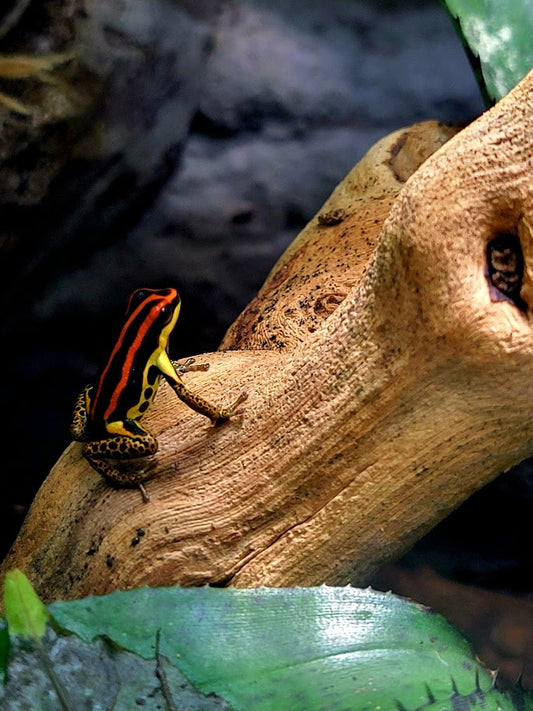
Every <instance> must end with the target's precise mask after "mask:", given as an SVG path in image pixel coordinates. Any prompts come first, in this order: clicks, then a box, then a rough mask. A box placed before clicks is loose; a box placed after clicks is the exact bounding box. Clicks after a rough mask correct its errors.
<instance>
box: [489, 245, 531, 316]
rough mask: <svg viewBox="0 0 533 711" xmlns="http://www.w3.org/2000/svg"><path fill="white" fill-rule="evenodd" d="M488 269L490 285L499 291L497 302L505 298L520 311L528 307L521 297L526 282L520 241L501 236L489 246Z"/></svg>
mask: <svg viewBox="0 0 533 711" xmlns="http://www.w3.org/2000/svg"><path fill="white" fill-rule="evenodd" d="M487 267H488V275H489V282H490V284H491V285H492V286H493V287H494V288H495V289H496V290H497V294H493V295H492V296H493V297H495V300H498V299H501V297H502V296H503V297H504V298H505V299H506V300H509V301H512V302H513V303H514V304H515V306H517V307H518V308H519V309H520V310H522V311H526V310H527V305H526V303H525V302H524V300H523V299H522V297H521V296H520V290H521V288H522V282H523V280H524V255H523V253H522V246H521V244H520V239H519V238H518V236H517V235H514V234H500V235H498V236H497V237H495V238H494V239H492V240H491V241H490V242H489V243H488V245H487Z"/></svg>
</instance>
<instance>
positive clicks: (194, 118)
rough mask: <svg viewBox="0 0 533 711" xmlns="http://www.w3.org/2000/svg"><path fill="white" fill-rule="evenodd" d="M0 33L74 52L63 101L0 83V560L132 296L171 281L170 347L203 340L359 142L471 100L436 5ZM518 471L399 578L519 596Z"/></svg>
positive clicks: (469, 81)
mask: <svg viewBox="0 0 533 711" xmlns="http://www.w3.org/2000/svg"><path fill="white" fill-rule="evenodd" d="M15 4H16V3H15V2H14V0H13V2H12V3H11V4H10V5H9V7H8V8H7V10H3V11H0V13H1V12H7V11H8V10H9V9H10V8H11V7H13V6H14V5H15ZM34 5H35V7H34ZM1 21H2V17H1V15H0V42H1V43H2V47H0V52H2V53H8V52H20V51H25V52H29V53H37V54H42V53H47V52H62V51H73V53H74V54H75V56H76V59H75V60H74V61H73V62H71V63H70V64H68V65H67V67H66V69H65V70H64V73H63V74H62V80H63V81H64V82H65V86H69V87H70V89H69V91H68V92H67V91H66V90H65V92H64V93H63V94H60V92H59V90H58V89H57V87H55V88H54V87H52V86H45V87H44V88H43V87H42V86H41V85H40V84H39V82H36V81H30V82H18V83H17V82H15V83H10V84H9V87H7V86H6V85H5V84H6V83H5V82H4V83H2V82H1V80H0V90H2V91H4V90H5V91H8V90H9V91H11V92H12V93H13V92H15V91H16V92H17V93H18V94H19V95H20V96H21V97H22V98H23V99H26V100H27V101H28V102H29V103H30V104H31V105H32V106H35V107H37V108H35V110H34V112H33V116H32V117H31V118H30V119H28V118H26V117H21V116H18V115H15V114H13V113H12V112H9V111H7V110H5V109H1V108H0V118H1V120H2V132H3V139H4V145H3V147H2V150H1V152H0V159H1V160H2V168H1V170H0V189H1V191H2V203H1V205H0V216H1V217H2V219H1V221H0V225H1V227H0V234H1V238H2V241H1V244H0V247H1V249H2V264H1V266H0V268H1V274H2V279H1V283H0V303H1V305H2V314H3V319H2V325H1V327H0V333H1V339H2V344H3V348H2V366H3V373H4V387H3V413H4V425H3V427H2V437H3V442H2V452H3V480H4V490H3V496H2V499H1V504H0V506H1V510H0V527H1V531H0V533H1V541H2V546H3V550H4V551H5V550H6V549H7V547H8V546H9V544H10V542H11V540H12V538H13V536H14V535H15V533H16V530H17V527H18V526H19V525H20V523H21V521H22V518H23V515H24V513H25V512H26V510H27V508H28V505H29V504H30V502H31V499H32V497H33V495H34V493H35V491H36V489H37V487H38V485H39V483H40V482H41V481H42V480H43V479H44V478H45V476H46V474H47V472H48V470H49V468H50V467H51V465H52V464H53V463H54V461H55V460H56V459H57V457H58V456H59V455H60V453H61V451H62V449H63V448H64V447H65V446H66V445H67V444H68V442H69V436H68V426H69V420H70V413H71V408H72V402H73V400H74V397H75V395H76V394H77V392H78V391H79V390H80V389H81V387H82V386H83V385H84V383H85V382H87V381H88V380H90V378H91V377H92V376H93V375H94V372H95V370H96V368H97V366H98V363H99V362H100V360H101V358H102V356H103V354H104V352H105V350H106V349H107V348H108V344H109V341H110V339H112V338H113V334H114V331H115V329H116V325H117V323H118V321H119V320H120V317H121V314H122V312H123V310H124V307H125V304H126V301H127V298H128V295H129V293H130V292H131V291H132V290H133V289H135V288H137V287H139V286H150V287H156V286H167V285H175V286H177V287H178V289H179V290H180V293H181V295H182V300H183V307H182V316H181V317H180V322H179V324H178V327H177V329H176V331H175V334H174V340H173V342H172V355H173V356H175V357H181V356H185V355H190V354H196V353H201V352H205V351H209V350H214V349H216V347H217V345H218V343H219V341H220V339H221V337H222V335H223V334H224V331H225V329H226V328H227V326H228V325H229V324H230V323H231V321H232V320H233V319H234V318H235V316H236V315H237V314H238V313H239V312H240V311H241V310H242V308H243V307H244V306H245V305H246V304H247V303H248V302H249V301H250V299H251V298H252V297H253V295H254V294H255V292H256V291H257V289H258V288H259V286H260V285H261V283H262V281H263V280H264V278H265V276H266V274H267V273H268V271H269V270H270V268H271V267H272V265H273V264H274V262H275V260H276V259H277V257H278V256H279V255H280V254H281V252H282V251H283V250H284V248H285V247H286V246H287V245H288V244H289V242H290V241H291V240H292V238H293V237H294V236H295V235H296V234H297V233H298V231H299V230H300V229H301V228H302V227H303V226H304V225H305V223H306V222H307V221H308V220H309V219H310V217H311V216H312V215H313V214H314V213H315V212H316V211H317V210H318V209H319V208H320V206H321V204H322V202H323V201H324V200H325V198H326V197H327V196H328V195H329V193H330V192H331V190H332V189H333V188H334V187H335V185H336V184H337V183H338V182H339V181H340V180H341V179H342V178H343V176H344V175H345V174H346V173H347V172H348V171H349V170H350V169H351V168H352V166H353V165H354V164H355V163H356V162H357V161H358V160H359V158H360V157H361V156H362V155H363V154H364V152H365V151H366V150H367V149H368V148H369V147H370V146H371V145H372V144H373V143H374V142H375V141H376V140H377V139H379V138H380V137H382V136H383V135H385V134H387V133H389V132H391V131H393V130H396V129H397V128H400V127H401V126H404V125H409V124H411V123H414V122H415V121H420V120H423V119H439V120H441V121H444V122H460V123H466V122H468V121H470V120H472V119H473V118H475V117H476V116H477V115H479V113H480V112H481V111H482V110H483V106H482V103H481V98H480V95H479V91H478V89H477V86H476V84H475V82H474V78H473V74H472V71H471V70H470V67H469V65H468V63H467V60H466V57H465V55H464V52H463V49H462V47H461V44H460V41H459V39H458V38H457V36H456V35H455V32H454V30H453V28H452V25H451V23H450V20H449V18H448V16H447V15H446V13H445V10H444V9H443V7H442V6H441V4H440V3H439V2H438V0H410V1H409V0H381V1H380V2H378V1H377V0H300V2H297V3H295V2H291V0H240V1H239V0H202V1H196V2H195V1H194V0H181V1H180V0H175V1H173V0H48V1H45V2H42V3H39V4H32V5H30V6H28V8H27V9H26V10H25V11H24V12H23V13H22V16H21V17H20V19H19V21H18V23H17V24H16V25H15V26H14V27H10V28H8V30H7V31H5V32H3V33H2V31H1ZM2 35H3V36H2ZM32 92H33V93H32ZM65 96H66V97H67V99H68V100H67V99H65ZM39 102H40V103H39ZM39 106H41V108H39ZM43 107H44V108H43ZM495 405H496V404H495ZM531 481H532V477H531V465H529V466H527V465H523V466H521V467H519V468H518V469H516V470H515V471H513V472H512V473H510V474H507V475H505V476H504V477H500V479H499V480H498V481H497V482H495V483H494V484H493V485H491V486H490V487H487V488H486V489H485V490H484V491H483V492H480V494H478V495H477V496H475V497H473V498H472V499H471V500H470V501H469V502H467V504H465V506H463V507H462V509H461V510H460V511H459V512H457V513H456V514H454V515H453V516H452V517H450V519H448V520H447V521H446V522H444V523H443V524H442V525H441V526H439V527H438V528H437V529H436V531H434V532H433V533H432V534H431V535H430V536H428V537H427V538H426V539H425V540H424V541H423V542H421V544H420V545H419V546H417V547H416V549H415V550H414V551H413V552H412V553H411V554H410V555H409V556H408V557H407V559H406V560H405V561H404V566H412V567H413V568H414V569H418V567H419V566H420V565H427V564H432V565H433V566H434V567H436V569H437V570H439V571H441V572H442V573H444V574H446V575H447V576H450V577H455V578H456V579H458V580H461V581H462V582H466V583H475V584H478V585H485V586H493V587H496V588H498V589H507V590H509V589H512V590H515V591H520V592H521V593H525V592H528V591H529V592H531V582H530V580H529V578H528V577H527V571H528V570H530V569H531V563H532V554H531V548H530V546H529V540H530V536H529V531H528V529H527V528H526V521H527V520H528V515H527V514H528V512H530V511H531V503H532V498H533V487H532V484H531Z"/></svg>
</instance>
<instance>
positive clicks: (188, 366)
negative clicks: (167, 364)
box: [172, 358, 209, 375]
mask: <svg viewBox="0 0 533 711" xmlns="http://www.w3.org/2000/svg"><path fill="white" fill-rule="evenodd" d="M194 360H195V359H194V358H187V360H185V361H184V362H183V363H179V362H178V361H177V360H173V361H172V365H173V366H174V369H175V371H176V373H177V374H178V375H183V373H192V372H194V371H199V370H204V371H205V370H209V363H195V362H194Z"/></svg>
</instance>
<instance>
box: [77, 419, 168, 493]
mask: <svg viewBox="0 0 533 711" xmlns="http://www.w3.org/2000/svg"><path fill="white" fill-rule="evenodd" d="M156 452H157V440H156V438H155V437H153V436H152V435H151V434H148V433H146V434H144V435H142V436H139V437H124V436H123V435H116V436H114V437H108V438H106V439H101V440H95V441H93V442H87V444H86V445H85V447H84V451H83V453H84V455H85V457H86V458H87V460H88V461H89V462H90V463H91V465H92V466H93V468H94V469H96V471H97V472H98V473H99V474H100V475H101V476H103V477H104V479H106V480H107V481H108V482H109V483H110V484H112V485H115V486H126V487H138V488H139V489H140V491H141V494H142V497H143V499H144V501H149V500H150V497H149V496H148V494H147V493H146V489H145V488H144V486H143V483H142V482H143V481H145V480H146V479H148V478H149V477H150V476H151V475H152V472H151V471H150V469H149V468H148V469H137V468H133V469H130V470H122V469H118V468H117V467H116V466H113V465H112V464H110V463H109V462H107V461H106V460H107V459H115V460H118V461H127V460H133V459H142V458H144V457H150V456H152V455H154V454H155V453H156Z"/></svg>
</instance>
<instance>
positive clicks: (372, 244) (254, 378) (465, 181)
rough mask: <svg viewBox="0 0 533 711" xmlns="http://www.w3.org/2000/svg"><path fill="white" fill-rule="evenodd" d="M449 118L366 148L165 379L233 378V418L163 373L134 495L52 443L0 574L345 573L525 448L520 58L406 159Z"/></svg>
mask: <svg viewBox="0 0 533 711" xmlns="http://www.w3.org/2000/svg"><path fill="white" fill-rule="evenodd" d="M449 135H450V133H447V132H446V131H445V130H444V129H442V128H441V127H439V126H437V125H436V124H429V125H428V124H425V125H422V126H417V127H413V128H412V129H409V130H405V131H403V132H398V133H397V134H394V136H392V137H389V138H388V139H385V140H384V142H381V143H380V144H378V145H377V146H376V147H375V148H374V149H373V150H372V151H371V152H370V154H369V155H368V156H367V157H366V158H365V159H363V161H362V163H361V164H359V166H357V167H356V168H355V169H354V171H352V173H351V174H350V175H349V176H348V177H347V178H346V179H345V181H344V182H343V183H341V185H340V186H339V187H338V188H337V189H336V191H335V192H334V193H333V195H332V197H331V198H330V200H329V201H328V203H327V204H326V205H325V206H324V208H322V210H321V211H320V212H319V213H318V214H317V216H316V217H315V218H314V219H313V220H312V221H311V223H310V224H309V225H308V227H307V228H306V229H305V230H304V231H303V233H302V234H301V235H300V236H299V237H298V238H297V240H296V242H295V243H294V244H293V245H292V246H291V247H290V248H289V250H288V252H287V254H286V255H284V256H283V257H282V258H281V260H280V262H279V263H278V265H276V267H275V268H274V270H273V272H272V273H271V275H270V276H269V278H268V280H267V283H266V284H265V286H264V287H263V289H262V291H261V292H260V293H259V295H258V297H257V298H256V299H255V300H254V301H253V302H252V304H250V306H249V307H248V308H247V309H246V311H245V312H244V314H243V315H242V316H241V317H240V318H239V319H238V321H237V322H236V323H235V324H234V326H233V327H232V328H231V329H230V331H229V333H228V335H227V337H226V339H225V341H224V344H223V345H224V346H225V347H232V348H238V349H239V350H234V351H228V352H219V353H214V354H209V355H208V356H202V357H201V359H202V360H207V361H209V362H210V363H211V369H210V371H209V372H207V373H191V374H188V375H187V376H185V377H186V378H187V383H188V384H190V385H191V387H193V388H194V389H195V390H197V391H198V392H200V393H202V394H203V395H205V396H207V397H208V398H210V399H211V400H212V401H214V402H229V401H231V400H232V399H233V398H235V397H236V396H237V395H238V394H239V392H241V390H243V389H245V390H247V391H248V393H249V400H248V402H247V403H246V412H245V413H244V415H243V416H242V417H240V418H235V419H233V420H231V421H230V422H229V423H227V424H226V425H224V426H222V427H217V428H213V427H211V426H209V425H206V424H205V422H204V420H203V419H202V417H201V416H199V415H197V414H195V413H193V412H190V411H188V410H187V408H185V407H184V406H183V405H182V404H180V403H179V402H178V401H176V399H175V397H174V396H173V394H172V393H171V392H170V391H169V390H168V389H166V388H162V392H161V393H160V395H159V396H158V400H157V402H156V404H155V406H154V408H153V411H151V412H150V413H149V414H148V415H147V417H146V421H147V422H146V423H147V426H148V428H149V429H150V430H151V431H153V432H154V433H155V434H156V435H157V436H158V438H159V442H160V449H159V454H158V458H157V465H156V468H155V470H154V472H155V475H154V478H153V479H151V480H150V481H149V482H148V487H149V491H150V494H151V497H152V500H151V502H150V503H148V504H143V503H142V500H141V497H140V495H139V492H138V491H136V490H114V489H112V488H110V487H108V486H107V485H106V483H105V482H104V481H103V480H102V479H101V478H100V477H99V476H98V475H97V474H96V473H95V472H94V471H93V470H92V468H91V467H90V465H89V464H88V463H87V462H86V461H85V460H84V459H83V458H82V456H81V448H80V446H79V445H78V444H73V445H71V446H70V447H69V448H68V449H67V450H66V452H65V453H64V455H63V456H62V457H61V459H60V460H59V462H58V463H57V464H56V466H55V467H54V469H53V470H52V472H51V474H50V476H49V477H48V479H47V481H46V482H45V483H44V485H43V487H42V488H41V490H40V492H39V494H38V495H37V497H36V499H35V502H34V504H33V506H32V509H31V511H30V513H29V515H28V518H27V520H26V522H25V524H24V527H23V529H22V531H21V533H20V536H19V538H18V539H17V541H16V543H15V545H14V547H13V549H12V551H11V553H10V554H9V556H8V558H7V559H6V561H5V563H4V570H5V569H8V568H12V567H15V566H16V567H20V568H22V569H23V570H25V572H26V573H27V574H28V576H29V577H30V579H31V580H32V581H33V583H34V584H35V586H36V587H37V589H38V592H39V593H40V594H41V595H42V596H43V597H44V599H47V600H50V599H54V598H68V597H77V596H81V595H85V594H99V593H104V592H108V591H110V590H113V589H115V588H132V587H137V586H140V585H144V584H150V585H168V584H172V583H182V584H188V585H197V584H203V583H215V584H234V585H240V586H245V585H246V586H255V585H293V584H296V585H310V584H319V583H322V582H329V583H346V582H347V581H351V582H354V583H356V584H363V583H365V582H366V581H367V580H368V579H369V576H371V575H372V574H373V573H374V572H375V570H376V569H377V568H378V567H379V566H380V565H382V564H383V563H384V562H386V561H388V560H390V559H392V558H395V557H397V556H399V555H401V554H402V553H403V552H404V551H405V550H406V549H407V548H408V547H410V546H411V545H412V544H413V543H414V541H416V540H417V539H418V538H419V537H420V536H422V535H423V534H424V533H425V532H427V531H428V530H429V529H430V528H431V527H432V526H434V525H435V524H436V523H437V522H438V521H439V520H441V519H442V518H443V517H444V516H446V515H447V514H448V513H449V512H450V511H451V510H452V509H453V508H455V507H456V506H458V505H459V504H460V503H461V502H462V501H463V500H464V499H466V498H467V497H468V496H469V495H470V494H471V493H472V492H474V491H475V490H476V489H478V488H480V487H481V486H483V485H484V484H485V483H487V482H488V481H490V480H491V479H492V478H493V477H494V476H496V475H497V474H498V473H499V472H500V471H502V470H504V469H506V468H507V467H509V466H511V465H512V464H514V463H516V462H518V461H520V460H521V459H523V458H525V457H526V456H528V455H530V454H531V453H533V417H532V415H533V379H532V375H533V333H532V328H531V310H532V305H533V234H532V225H533V181H532V177H531V176H532V172H531V169H532V162H533V74H530V75H529V76H528V77H527V78H526V79H525V80H524V81H523V82H522V83H521V84H520V85H519V86H518V87H517V88H516V89H515V90H514V91H513V92H512V93H511V94H510V95H508V96H507V97H506V98H505V99H504V100H503V101H501V102H500V103H499V104H498V105H497V106H496V107H495V108H494V109H492V110H491V111H489V112H487V113H486V114H484V115H483V116H482V117H480V118H479V119H478V120H477V121H476V122H474V123H473V124H472V125H471V126H469V127H468V128H466V129H464V130H463V131H461V132H460V133H458V134H457V135H456V136H454V137H453V138H451V139H450V140H449V141H448V142H447V143H446V144H445V145H444V146H442V147H441V148H440V149H439V150H438V151H436V152H435V153H434V154H433V155H431V156H430V157H429V158H428V159H427V160H426V161H425V162H424V163H423V165H422V166H421V167H420V168H418V166H419V164H420V163H421V162H422V161H423V160H424V159H425V158H426V157H427V155H429V154H430V153H432V152H433V151H434V150H435V149H436V148H437V147H438V146H439V145H440V144H441V143H443V142H444V141H445V140H446V139H447V138H448V137H449ZM417 168H418V169H417ZM413 171H415V172H414V175H413V176H412V177H411V178H410V179H409V180H408V181H407V182H406V183H405V184H404V180H405V179H406V178H407V177H408V175H409V174H410V173H411V172H413ZM391 206H392V209H391ZM507 239H509V240H510V242H509V244H511V248H510V251H509V248H508V243H506V242H505V240H507ZM494 240H497V241H496V243H495V242H494ZM498 240H500V242H498ZM502 240H503V242H502ZM513 240H514V242H513ZM493 244H496V247H495V248H494V250H493V249H492V245H493ZM513 245H514V247H513ZM513 249H514V252H513ZM506 250H507V251H506ZM522 259H523V263H524V264H523V270H522V262H521V260H522ZM522 272H523V273H522ZM506 290H507V291H506ZM502 291H503V292H506V294H507V296H505V295H504V294H502ZM251 349H255V350H251Z"/></svg>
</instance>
